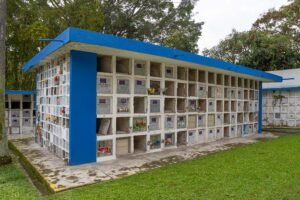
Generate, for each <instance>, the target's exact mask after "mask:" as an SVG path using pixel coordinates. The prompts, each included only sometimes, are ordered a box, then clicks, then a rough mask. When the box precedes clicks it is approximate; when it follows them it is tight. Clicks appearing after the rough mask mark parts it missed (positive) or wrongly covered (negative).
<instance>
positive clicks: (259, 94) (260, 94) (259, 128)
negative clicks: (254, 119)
mask: <svg viewBox="0 0 300 200" xmlns="http://www.w3.org/2000/svg"><path fill="white" fill-rule="evenodd" d="M258 89H259V93H258V133H259V134H261V133H262V93H263V91H262V82H261V81H259V85H258Z"/></svg>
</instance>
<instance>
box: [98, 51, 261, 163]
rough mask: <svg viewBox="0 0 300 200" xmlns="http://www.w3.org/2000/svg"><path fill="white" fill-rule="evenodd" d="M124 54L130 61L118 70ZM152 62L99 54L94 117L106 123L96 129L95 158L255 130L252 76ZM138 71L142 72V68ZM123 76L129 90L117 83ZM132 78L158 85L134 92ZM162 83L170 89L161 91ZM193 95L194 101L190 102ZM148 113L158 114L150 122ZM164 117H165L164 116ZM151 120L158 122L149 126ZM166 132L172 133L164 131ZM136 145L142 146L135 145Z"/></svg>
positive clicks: (255, 93) (255, 96) (255, 91)
mask: <svg viewBox="0 0 300 200" xmlns="http://www.w3.org/2000/svg"><path fill="white" fill-rule="evenodd" d="M107 56H108V57H107ZM124 57H125V58H126V59H128V60H129V61H128V60H127V61H126V62H123V63H125V64H124V65H122V66H121V68H122V69H123V70H122V72H118V71H120V70H117V68H118V67H117V66H116V65H117V64H116V63H117V62H116V60H118V59H119V58H124ZM152 62H154V61H152V60H148V58H147V57H145V58H144V59H141V58H138V59H135V58H134V57H126V56H122V55H119V56H116V55H106V56H105V57H102V63H101V67H102V71H101V72H98V77H97V91H98V94H97V98H98V99H97V102H98V105H97V106H98V108H97V111H98V113H97V118H98V120H103V119H106V120H107V121H108V123H107V121H106V122H105V123H107V124H109V126H107V127H106V126H103V127H102V128H103V130H105V131H104V132H103V131H98V130H97V133H98V134H97V146H98V150H99V149H100V148H101V152H98V158H97V160H98V161H104V160H110V159H115V158H117V157H118V155H117V152H118V153H120V151H121V154H122V155H124V154H127V153H141V152H156V151H161V150H164V149H168V148H176V147H177V146H179V145H193V144H199V143H205V142H212V141H216V140H219V139H222V138H224V137H239V136H243V135H249V134H253V133H257V128H258V121H257V120H258V119H257V118H258V117H257V116H258V115H257V113H258V82H257V81H254V80H250V79H245V78H243V75H241V76H230V75H229V73H227V74H222V73H220V72H215V71H208V70H207V68H206V67H203V66H199V67H189V66H188V65H187V66H182V65H177V64H176V63H172V64H170V63H165V62H163V61H162V62H160V61H157V60H156V61H155V63H157V64H156V67H155V66H152V67H151V63H152ZM157 66H158V67H157ZM101 67H100V68H101ZM124 68H126V70H124ZM154 68H159V72H158V73H156V72H155V73H154V71H155V70H154ZM143 71H144V72H145V73H141V72H143ZM151 72H152V75H151ZM202 72H203V73H202ZM202 75H203V76H204V79H203V78H202ZM123 80H126V81H125V83H126V84H127V83H129V88H128V89H129V90H127V88H123V86H121V85H119V83H120V81H121V83H122V81H123ZM137 81H141V82H140V83H142V85H143V84H145V88H146V89H147V88H150V87H151V84H152V83H153V82H155V81H156V82H158V83H159V86H158V87H159V89H160V90H159V91H158V93H157V94H155V95H151V94H149V93H148V92H147V90H146V89H145V90H144V91H140V90H139V91H138V92H136V90H135V87H136V86H135V84H136V83H137ZM123 82H124V81H123ZM101 85H102V89H101ZM178 88H179V89H178ZM167 89H171V90H172V91H166V90H167ZM122 91H123V92H122ZM166 94H168V95H166ZM136 97H140V98H144V100H145V102H144V105H143V106H145V112H143V113H137V112H135V107H140V106H141V105H136V104H135V103H134V101H135V98H136ZM121 98H124V99H126V101H127V100H129V104H128V107H127V108H126V109H124V107H122V109H120V107H118V99H119V102H120V99H121ZM101 99H102V103H101V104H100V103H99V102H100V100H101ZM152 100H157V101H158V102H159V104H158V105H159V107H158V108H159V110H158V111H157V112H151V110H152V109H151V102H152ZM193 101H196V105H195V106H193V105H194V104H192V102H193ZM108 102H109V103H108ZM124 102H125V100H124ZM190 103H191V104H190ZM105 105H107V106H106V107H105V108H103V109H101V106H105ZM181 105H182V106H181ZM189 105H191V106H189ZM125 107H126V106H125ZM166 107H167V108H166ZM199 107H200V108H199ZM165 108H166V109H165ZM101 112H102V113H101ZM125 118H126V119H125ZM137 118H140V119H144V120H145V121H144V122H145V127H144V128H140V127H137V126H136V125H135V121H136V119H137ZM152 118H156V119H157V120H156V122H155V123H156V124H155V125H153V123H152V122H151V121H152ZM168 118H170V122H166V119H168ZM225 118H226V120H225ZM181 119H183V121H182V123H180V120H181ZM118 121H119V123H117V122H118ZM120 121H122V122H124V123H123V124H126V126H125V127H126V128H124V130H117V129H118V127H120V126H118V125H117V124H121V122H120ZM172 123H173V124H174V125H173V126H172ZM155 126H158V127H157V128H153V127H155ZM105 127H106V128H105ZM171 134H173V137H169V136H170V135H171ZM121 139H123V140H121ZM124 139H127V141H128V142H125V140H124ZM137 139H140V140H139V141H140V142H139V143H137V142H134V141H135V140H137ZM116 143H118V144H116ZM171 143H172V144H171ZM178 143H180V144H178ZM126 144H127V145H128V151H126V150H127V148H126V147H127V146H125V145H126ZM140 146H141V147H144V149H143V150H140V149H137V148H136V147H140ZM118 148H119V149H118ZM120 148H121V150H120ZM124 151H126V152H124Z"/></svg>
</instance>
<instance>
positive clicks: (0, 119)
mask: <svg viewBox="0 0 300 200" xmlns="http://www.w3.org/2000/svg"><path fill="white" fill-rule="evenodd" d="M5 35H6V0H0V165H1V164H7V163H10V162H11V158H10V156H9V152H8V145H7V135H6V131H5V121H4V116H5V113H4V112H5V111H4V110H5V109H4V108H5V65H6V64H5V62H6V58H5V54H6V53H5V51H6V49H5Z"/></svg>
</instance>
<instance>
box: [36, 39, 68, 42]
mask: <svg viewBox="0 0 300 200" xmlns="http://www.w3.org/2000/svg"><path fill="white" fill-rule="evenodd" d="M39 41H41V42H61V43H64V41H63V40H56V39H50V38H40V39H39Z"/></svg>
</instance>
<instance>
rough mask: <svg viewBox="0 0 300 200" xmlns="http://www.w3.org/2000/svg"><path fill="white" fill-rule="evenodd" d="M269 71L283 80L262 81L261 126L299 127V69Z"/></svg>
mask: <svg viewBox="0 0 300 200" xmlns="http://www.w3.org/2000/svg"><path fill="white" fill-rule="evenodd" d="M269 73H272V74H275V75H279V76H281V77H283V79H284V80H283V82H272V83H263V119H262V120H263V126H264V127H300V69H288V70H280V71H270V72H269Z"/></svg>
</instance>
